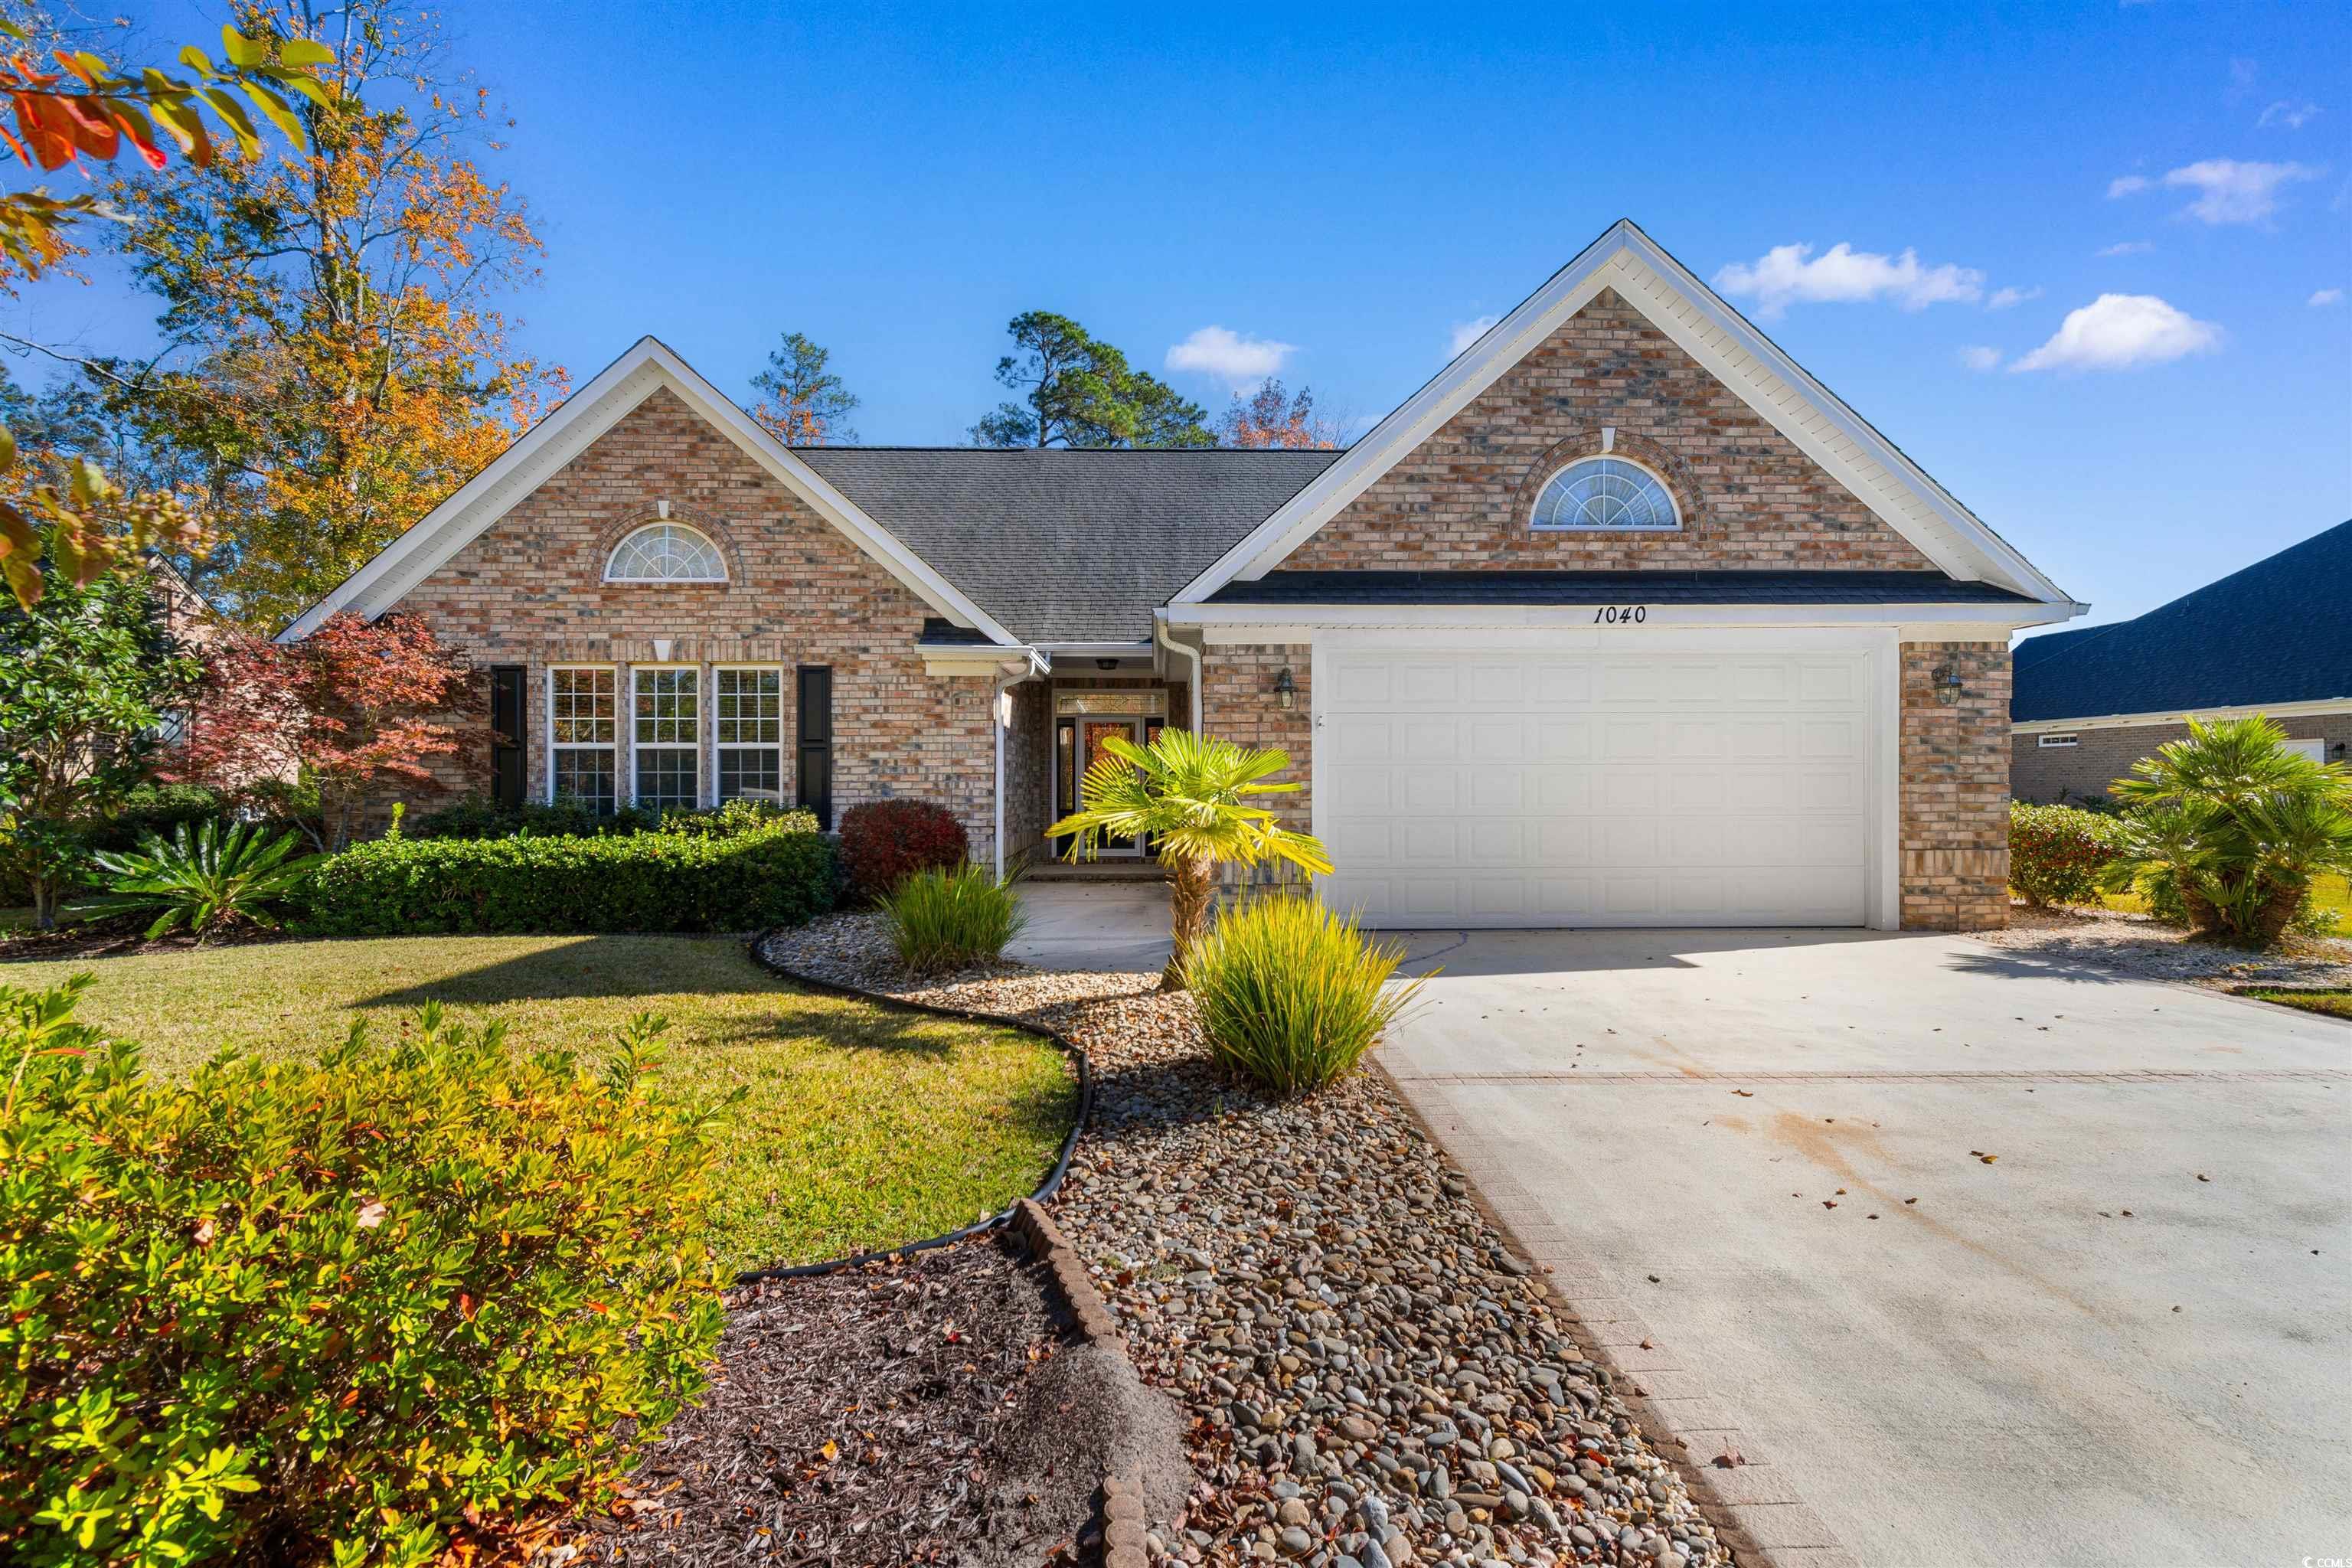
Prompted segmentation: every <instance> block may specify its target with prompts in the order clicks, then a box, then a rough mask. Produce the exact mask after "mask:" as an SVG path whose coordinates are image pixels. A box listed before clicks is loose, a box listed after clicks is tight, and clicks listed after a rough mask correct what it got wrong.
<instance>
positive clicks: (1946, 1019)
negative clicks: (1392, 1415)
mask: <svg viewBox="0 0 2352 1568" xmlns="http://www.w3.org/2000/svg"><path fill="white" fill-rule="evenodd" d="M1409 940H1410V942H1411V943H1412V951H1413V952H1414V953H1415V954H1416V955H1418V961H1417V962H1416V963H1412V964H1410V965H1409V966H1408V967H1409V968H1414V969H1426V968H1428V967H1430V966H1431V965H1432V964H1433V963H1434V964H1442V965H1443V966H1444V974H1443V975H1442V976H1441V977H1440V978H1438V979H1437V980H1435V981H1433V983H1432V984H1431V985H1430V986H1429V988H1428V992H1427V1002H1426V1005H1424V1006H1423V1008H1422V1009H1421V1011H1420V1013H1419V1015H1418V1016H1416V1017H1414V1018H1413V1019H1412V1020H1411V1021H1410V1022H1409V1023H1408V1024H1407V1025H1405V1026H1403V1027H1402V1029H1401V1030H1400V1031H1399V1032H1398V1034H1397V1036H1396V1037H1395V1038H1393V1039H1392V1040H1391V1043H1390V1044H1389V1045H1388V1046H1387V1047H1385V1048H1384V1049H1383V1050H1382V1052H1381V1061H1382V1062H1383V1064H1384V1066H1385V1067H1386V1068H1387V1069H1388V1070H1389V1071H1390V1072H1391V1074H1392V1075H1394V1076H1395V1078H1396V1079H1398V1081H1399V1082H1400V1083H1401V1084H1402V1087H1403V1089H1404V1090H1405V1092H1406V1094H1407V1095H1408V1097H1409V1098H1410V1099H1411V1100H1412V1101H1413V1103H1414V1104H1415V1106H1416V1107H1417V1108H1418V1109H1419V1110H1421V1112H1422V1113H1423V1116H1424V1117H1426V1118H1427V1119H1428V1121H1430V1123H1431V1124H1432V1126H1433V1127H1434V1128H1435V1129H1436V1130H1437V1131H1438V1133H1439V1136H1440V1137H1441V1138H1442V1139H1443V1140H1444V1142H1445V1143H1446V1145H1447V1147H1448V1149H1449V1152H1452V1153H1454V1155H1455V1156H1456V1157H1457V1158H1458V1159H1460V1160H1461V1161H1462V1162H1463V1163H1464V1164H1465V1167H1466V1168H1467V1169H1468V1170H1469V1171H1470V1173H1471V1174H1472V1175H1473V1177H1474V1179H1475V1180H1476V1181H1477V1183H1478V1184H1479V1185H1480V1187H1481V1189H1482V1190H1483V1191H1484V1192H1485V1193H1486V1195H1487V1196H1488V1197H1489V1199H1490V1200H1491V1201H1493V1202H1494V1203H1495V1204H1496V1206H1497V1207H1498V1209H1499V1210H1500V1211H1501V1212H1502V1214H1503V1215H1504V1217H1505V1218H1506V1219H1507V1221H1509V1222H1510V1223H1511V1224H1512V1225H1513V1226H1514V1228H1516V1229H1517V1231H1518V1233H1519V1234H1520V1235H1521V1237H1523V1238H1525V1239H1526V1240H1527V1242H1528V1245H1529V1246H1530V1247H1532V1248H1533V1249H1534V1250H1535V1251H1536V1252H1537V1254H1538V1258H1539V1260H1540V1261H1542V1262H1544V1263H1546V1264H1548V1265H1549V1266H1550V1267H1551V1268H1553V1269H1554V1270H1555V1273H1554V1275H1553V1279H1554V1280H1555V1282H1556V1283H1557V1284H1559V1286H1560V1287H1561V1289H1563V1290H1564V1291H1565V1292H1566V1293H1567V1294H1568V1295H1569V1296H1570V1297H1571V1298H1573V1299H1575V1300H1576V1301H1577V1302H1578V1310H1579V1311H1580V1314H1581V1315H1582V1316H1583V1317H1584V1318H1585V1320H1586V1321H1587V1322H1588V1323H1589V1324H1591V1326H1592V1330H1593V1331H1594V1332H1595V1333H1596V1334H1597V1335H1598V1336H1599V1337H1600V1338H1601V1340H1602V1341H1603V1342H1605V1343H1608V1344H1609V1345H1610V1346H1611V1347H1612V1353H1613V1354H1615V1355H1616V1356H1617V1357H1618V1358H1619V1360H1620V1362H1621V1363H1622V1364H1623V1365H1624V1366H1626V1367H1627V1368H1628V1369H1629V1370H1631V1371H1633V1373H1634V1374H1635V1376H1636V1377H1637V1379H1638V1380H1639V1381H1640V1382H1641V1384H1643V1386H1645V1387H1646V1388H1647V1390H1648V1392H1649V1393H1650V1394H1652V1395H1654V1396H1656V1397H1657V1398H1658V1400H1659V1401H1660V1405H1659V1407H1660V1409H1661V1410H1662V1411H1663V1412H1664V1413H1665V1415H1666V1418H1667V1420H1668V1421H1669V1422H1670V1423H1671V1424H1672V1426H1674V1427H1675V1431H1676V1432H1677V1433H1678V1434H1679V1435H1680V1436H1683V1437H1684V1438H1685V1440H1686V1441H1687V1442H1688V1443H1689V1444H1690V1447H1691V1452H1692V1454H1693V1457H1694V1458H1696V1459H1698V1460H1699V1461H1700V1462H1702V1463H1704V1462H1705V1460H1706V1458H1711V1457H1712V1456H1713V1455H1715V1454H1717V1453H1719V1452H1721V1451H1723V1449H1724V1447H1726V1445H1729V1446H1730V1447H1734V1448H1736V1449H1737V1450H1738V1451H1739V1452H1740V1454H1741V1455H1742V1456H1743V1457H1744V1458H1746V1459H1747V1460H1748V1464H1747V1465H1746V1466H1744V1467H1742V1468H1736V1469H1713V1468H1710V1469H1709V1470H1708V1471H1707V1474H1708V1475H1709V1477H1710V1478H1712V1479H1715V1480H1716V1481H1717V1487H1718V1489H1719V1491H1720V1492H1721V1493H1722V1494H1723V1495H1724V1497H1725V1499H1726V1500H1727V1501H1728V1502H1731V1503H1734V1504H1737V1505H1738V1507H1737V1508H1736V1509H1735V1510H1734V1512H1735V1516H1736V1518H1737V1520H1738V1522H1739V1523H1740V1524H1741V1525H1742V1527H1743V1528H1746V1529H1748V1530H1749V1531H1751V1532H1752V1533H1753V1534H1754V1535H1755V1536H1756V1538H1757V1539H1758V1540H1759V1542H1762V1543H1763V1544H1764V1545H1765V1546H1766V1547H1768V1548H1769V1549H1770V1550H1771V1552H1772V1555H1773V1557H1774V1558H1775V1559H1776V1560H1777V1561H1778V1562H1780V1563H1782V1564H1804V1565H1807V1568H1829V1565H1831V1564H1844V1563H1867V1564H1872V1565H1873V1568H1877V1565H1887V1564H1892V1565H1908V1564H1918V1565H1922V1568H1957V1565H1960V1564H1976V1563H1981V1564H1988V1565H1990V1564H2003V1565H2011V1564H2018V1563H2070V1564H2072V1563H2116V1564H2206V1563H2283V1564H2288V1565H2290V1568H2292V1565H2294V1564H2297V1563H2303V1562H2305V1559H2306V1557H2307V1556H2308V1557H2311V1558H2313V1559H2315V1560H2324V1559H2328V1558H2352V1027H2347V1026H2346V1025H2344V1024H2341V1023H2337V1022H2334V1021H2331V1020H2327V1019H2323V1018H2317V1017H2313V1016H2307V1015H2302V1014H2296V1013H2291V1012H2288V1011H2285V1010H2284V1009H2279V1008H2273V1007H2268V1006H2265V1005H2261V1004H2257V1003H2252V1002H2245V1001H2241V1000H2237V999H2234V998H2230V997H2224V996H2221V995H2217V994H2212V993H2210V992H2200V991H2192V990H2189V989H2187V988H2185V987H2179V986H2171V985H2163V984H2152V983H2144V982H2133V981H2118V980H2114V979H2110V978H2106V977H2104V976H2101V975H2097V974H2094V973H2088V972H2084V971H2070V970H2060V969H2053V968H2052V967H2050V966H2048V965H2047V964H2045V963H2040V962H2021V961H2020V960H2019V959H2017V958H2015V957H2012V956H2011V955H2008V954H2005V953H2003V952H2001V951H2000V950H1997V949H1994V948H1992V947H1990V946H1987V945H1985V944H1982V943H1979V942H1971V941H1969V940H1968V939H1966V938H1957V937H1941V936H1900V937H1897V936H1885V935H1876V934H1873V933H1868V932H1857V931H1795V932H1792V931H1737V932H1706V931H1700V932H1666V931H1587V932H1515V933H1504V932H1492V933H1464V932H1439V933H1417V934H1415V935H1413V936H1412V937H1411V938H1410V939H1409ZM1982 1154H1990V1155H1993V1156H1994V1159H1993V1161H1992V1163H1986V1161H1985V1160H1983V1159H1982V1158H1981V1157H1980V1156H1981V1155H1982ZM1831 1205H1834V1206H1831Z"/></svg>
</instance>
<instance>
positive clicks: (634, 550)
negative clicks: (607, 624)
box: [604, 522, 727, 583]
mask: <svg viewBox="0 0 2352 1568" xmlns="http://www.w3.org/2000/svg"><path fill="white" fill-rule="evenodd" d="M604 581H605V582H607V583H724V582H725V581H727V563H726V561H725V560H724V559H722V558H721V557H720V555H719V546H717V545H716V544H713V543H712V542H710V541H709V538H708V537H707V536H705V535H704V534H701V533H699V532H698V531H695V530H693V529H691V528H688V527H687V526H686V525H685V524H684V523H677V522H649V523H647V524H646V526H645V527H643V528H641V529H638V530H637V531H635V532H634V533H632V534H630V535H629V536H628V537H627V538H626V539H624V540H622V541H621V542H620V543H618V544H616V545H614V547H613V558H612V559H611V560H609V561H607V562H606V563H604Z"/></svg>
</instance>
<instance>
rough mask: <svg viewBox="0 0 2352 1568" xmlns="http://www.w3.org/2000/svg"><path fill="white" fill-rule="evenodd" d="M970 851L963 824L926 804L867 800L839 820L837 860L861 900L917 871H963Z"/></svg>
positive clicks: (890, 887)
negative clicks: (839, 851) (839, 833)
mask: <svg viewBox="0 0 2352 1568" xmlns="http://www.w3.org/2000/svg"><path fill="white" fill-rule="evenodd" d="M970 853H971V840H970V839H969V838H967V837H964V831H963V824H961V823H960V822H958V821H957V820H956V819H955V818H954V817H953V816H950V815H949V813H948V809H947V808H946V807H945V806H942V805H932V804H931V803H930V802H929V801H927V800H876V801H868V802H867V803H866V804H865V805H853V806H851V807H850V808H849V809H848V810H847V811H845V812H844V813H842V815H841V861H842V865H843V867H844V868H845V869H846V870H847V871H848V873H849V886H850V890H851V891H852V892H853V893H854V894H855V895H856V896H857V897H858V898H860V899H872V898H876V897H878V896H879V895H881V894H883V893H887V892H888V891H889V890H890V889H892V888H895V887H897V886H898V882H899V879H901V878H904V877H907V876H909V875H911V874H912V873H914V872H917V871H925V870H929V869H931V868H948V867H953V866H961V865H962V864H963V862H964V858H965V857H966V856H967V855H969V854H970Z"/></svg>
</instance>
